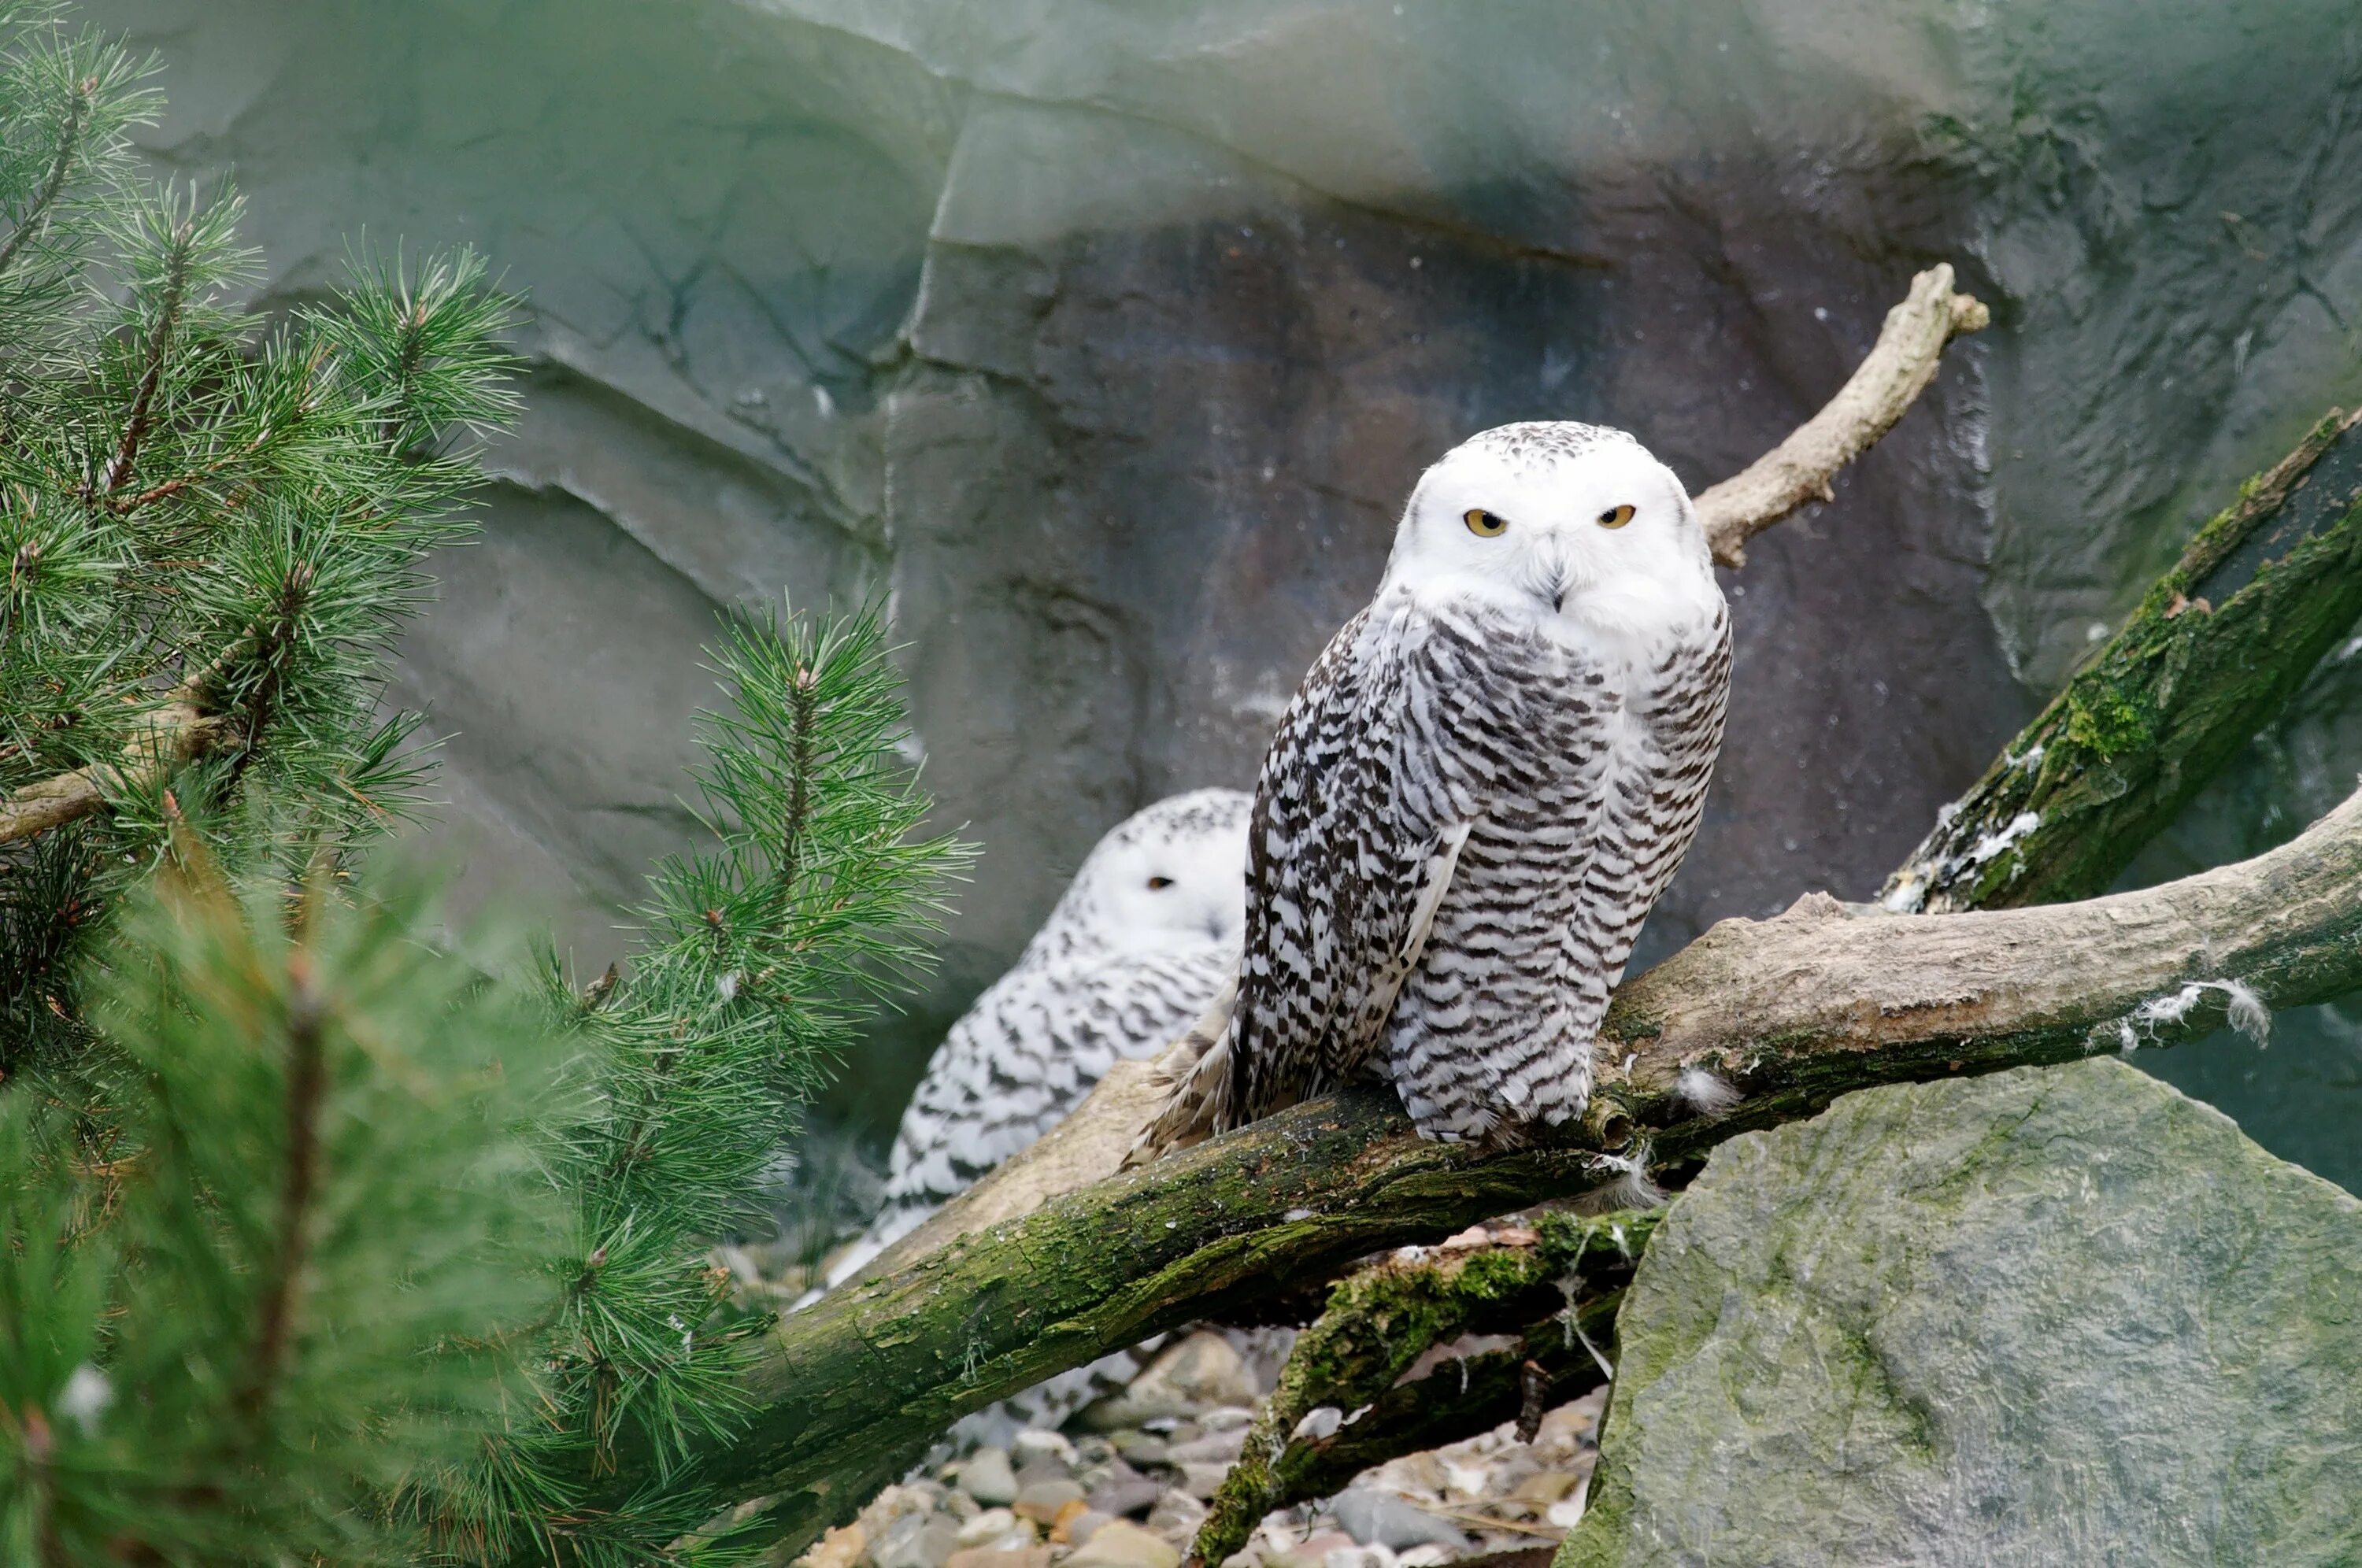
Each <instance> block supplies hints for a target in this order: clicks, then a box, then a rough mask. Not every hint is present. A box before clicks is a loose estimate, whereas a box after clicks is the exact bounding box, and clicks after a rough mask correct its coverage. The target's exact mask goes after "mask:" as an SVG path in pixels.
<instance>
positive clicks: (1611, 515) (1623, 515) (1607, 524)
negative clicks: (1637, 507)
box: [1599, 506, 1632, 528]
mask: <svg viewBox="0 0 2362 1568" xmlns="http://www.w3.org/2000/svg"><path fill="white" fill-rule="evenodd" d="M1630 521H1632V509H1631V508H1630V507H1629V506H1611V507H1609V508H1608V509H1607V510H1606V511H1605V512H1603V513H1600V514H1599V525H1600V526H1601V527H1602V528H1621V527H1622V526H1624V525H1625V524H1627V523H1629V522H1630Z"/></svg>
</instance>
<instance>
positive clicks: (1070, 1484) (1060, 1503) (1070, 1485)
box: [879, 1480, 1083, 1568]
mask: <svg viewBox="0 0 2362 1568" xmlns="http://www.w3.org/2000/svg"><path fill="white" fill-rule="evenodd" d="M1082 1500H1083V1488H1082V1486H1081V1485H1080V1484H1079V1483H1077V1482H1074V1481H1068V1480H1055V1481H1035V1482H1032V1483H1031V1484H1030V1485H1026V1486H1023V1487H1021V1488H1020V1489H1019V1491H1018V1493H1017V1496H1016V1499H1015V1501H1013V1502H1011V1503H1010V1507H1012V1508H1014V1509H1016V1510H1017V1513H1018V1514H1019V1516H1020V1517H1021V1518H1029V1519H1032V1521H1033V1522H1034V1523H1036V1524H1043V1525H1047V1524H1054V1523H1055V1522H1056V1521H1057V1518H1058V1510H1059V1509H1061V1508H1063V1507H1065V1506H1066V1505H1067V1504H1069V1503H1080V1502H1081V1501H1082ZM879 1568H888V1565H886V1564H883V1563H881V1564H879Z"/></svg>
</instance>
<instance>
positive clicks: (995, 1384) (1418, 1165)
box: [707, 796, 2362, 1543]
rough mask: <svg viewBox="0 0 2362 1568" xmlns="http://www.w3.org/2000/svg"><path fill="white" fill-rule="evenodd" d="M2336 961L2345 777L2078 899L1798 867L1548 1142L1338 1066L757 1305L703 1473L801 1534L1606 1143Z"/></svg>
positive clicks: (1627, 995)
mask: <svg viewBox="0 0 2362 1568" xmlns="http://www.w3.org/2000/svg"><path fill="white" fill-rule="evenodd" d="M2234 982H2236V983H2237V985H2238V986H2239V987H2244V988H2246V992H2242V991H2240V990H2237V989H2235V988H2232V987H2233V983H2234ZM2357 985H2362V796H2357V797H2356V799H2354V800H2350V801H2347V802H2346V803H2345V804H2344V805H2342V806H2340V807H2339V808H2338V809H2337V810H2336V811H2334V812H2332V813H2330V815H2328V816H2327V817H2325V818H2323V820H2322V821H2321V822H2320V823H2317V824H2315V826H2314V827H2313V828H2312V830H2311V831H2309V832H2307V833H2306V834H2303V835H2302V836H2301V837H2300V838H2298V839H2297V840H2296V841H2295V842H2293V843H2291V844H2290V845H2286V846H2284V847H2283V848H2280V849H2278V850H2275V851H2273V852H2272V853H2270V854H2268V855H2265V856H2258V857H2257V858H2256V859H2254V860H2250V861H2246V862H2243V863H2241V864H2239V865H2235V866H2228V867H2221V868H2219V869H2217V870H2213V871H2210V872H2206V873H2204V874H2202V875H2200V876H2196V877H2191V878H2185V879H2183V880H2181V881H2179V882H2174V883H2169V884H2167V885H2165V886H2163V887H2159V888H2153V889H2146V890H2143V891H2140V892H2136V893H2125V894H2119V895H2116V896H2114V897H2111V898H2106V899H2098V900H2091V901H2089V902H2086V903H2081V904H2070V905H2060V906H2053V907H2047V908H2039V909H2025V910H2008V911H1991V912H1976V913H1969V914H1954V915H1931V916H1925V917H1921V918H1915V919H1904V918H1893V917H1877V916H1855V915H1849V914H1848V913H1847V911H1845V908H1844V906H1842V905H1839V904H1838V903H1837V902H1836V901H1835V900H1831V899H1828V898H1827V897H1826V896H1825V895H1814V896H1812V897H1809V898H1807V899H1805V900H1800V901H1799V903H1798V905H1797V907H1796V908H1795V909H1793V910H1791V911H1789V912H1788V913H1787V914H1785V915H1783V916H1781V917H1780V918H1778V919H1776V920H1771V921H1764V922H1749V921H1725V922H1721V923H1720V924H1718V925H1716V927H1714V929H1713V930H1711V931H1709V932H1708V933H1706V934H1705V937H1703V938H1701V939H1700V940H1699V941H1698V942H1696V943H1694V944H1692V945H1691V946H1690V947H1689V948H1687V949H1685V950H1684V951H1683V952H1682V953H1680V954H1677V955H1674V956H1673V957H1672V958H1670V959H1668V960H1666V961H1665V962H1664V963H1663V964H1661V965H1660V966H1657V967H1656V968H1655V969H1652V970H1650V972H1649V973H1648V974H1646V975H1644V976H1642V977H1639V979H1638V980H1635V981H1633V982H1632V983H1630V984H1629V985H1628V986H1626V987H1625V988H1624V989H1623V990H1622V992H1621V993H1619V995H1618V997H1617V1001H1616V1005H1615V1007H1614V1008H1613V1009H1612V1010H1611V1011H1610V1014H1609V1017H1608V1021H1607V1024H1606V1028H1605V1029H1604V1030H1603V1032H1602V1039H1601V1045H1602V1050H1601V1057H1602V1072H1601V1083H1600V1088H1599V1091H1598V1094H1597V1096H1596V1098H1595V1101H1594V1106H1593V1116H1592V1119H1591V1120H1590V1121H1588V1122H1587V1123H1586V1124H1585V1125H1584V1126H1583V1127H1581V1128H1578V1129H1573V1130H1571V1131H1570V1132H1569V1133H1568V1135H1567V1137H1566V1139H1565V1141H1564V1142H1563V1143H1559V1144H1556V1145H1554V1146H1551V1147H1542V1148H1531V1149H1523V1150H1517V1151H1511V1152H1507V1153H1503V1154H1485V1153H1483V1152H1480V1151H1478V1150H1475V1149H1473V1148H1471V1147H1470V1146H1468V1145H1464V1144H1444V1143H1424V1142H1422V1141H1420V1140H1419V1139H1418V1137H1417V1136H1415V1135H1414V1134H1413V1132H1411V1129H1410V1127H1409V1124H1408V1122H1407V1121H1406V1120H1405V1118H1404V1117H1403V1115H1402V1112H1401V1110H1399V1108H1398V1107H1397V1106H1396V1104H1395V1103H1394V1100H1393V1097H1392V1096H1391V1095H1387V1094H1383V1093H1379V1092H1376V1091H1369V1090H1363V1091H1355V1092H1351V1093H1347V1094H1344V1095H1341V1096H1336V1097H1330V1098H1326V1099H1320V1100H1316V1101H1313V1102H1311V1103H1309V1104H1307V1105H1304V1106H1300V1107H1297V1109H1295V1110H1291V1111H1288V1112H1286V1113H1285V1114H1283V1115H1281V1116H1278V1117H1275V1118H1273V1119H1271V1120H1270V1121H1264V1122H1259V1123H1257V1124H1255V1125H1254V1126H1252V1127H1248V1128H1245V1129H1242V1130H1241V1131H1240V1132H1234V1133H1231V1134H1227V1135H1225V1136H1223V1137H1220V1138H1217V1139H1214V1140H1212V1141H1210V1142H1209V1143H1205V1144H1202V1145H1200V1146H1198V1147H1197V1148H1195V1149H1190V1150H1187V1151H1185V1152H1184V1153H1182V1154H1177V1155H1175V1156H1173V1157H1171V1158H1168V1159H1166V1160H1164V1161H1160V1162H1158V1163H1157V1164H1156V1165H1153V1166H1151V1167H1149V1168H1147V1169H1145V1170H1141V1171H1134V1172H1130V1173H1127V1174H1125V1175H1122V1176H1115V1177H1113V1178H1111V1179H1109V1180H1105V1181H1102V1182H1100V1183H1098V1184H1097V1185H1095V1186H1093V1187H1088V1188H1086V1189H1085V1190H1083V1191H1081V1192H1076V1193H1073V1194H1070V1195H1068V1196H1066V1197H1064V1198H1056V1199H1054V1200H1052V1201H1049V1202H1047V1203H1045V1204H1043V1206H1041V1207H1040V1208H1039V1209H1036V1210H1035V1211H1034V1212H1032V1213H1030V1214H1027V1215H1025V1216H1023V1217H1021V1218H1019V1219H1016V1220H1010V1221H1008V1222H1005V1223H1002V1224H1000V1225H998V1226H995V1227H993V1228H991V1229H989V1230H986V1231H980V1232H977V1233H972V1234H968V1235H963V1236H960V1237H958V1238H956V1239H955V1240H953V1241H951V1242H947V1243H946V1244H944V1246H942V1247H941V1248H939V1249H938V1250H937V1251H936V1252H934V1253H932V1254H930V1255H928V1256H926V1257H923V1258H922V1259H920V1260H919V1261H917V1262H916V1263H915V1264H911V1265H910V1266H909V1267H907V1268H905V1269H903V1270H902V1271H901V1272H900V1273H898V1274H896V1275H892V1276H890V1277H886V1278H872V1279H870V1280H869V1281H867V1282H866V1283H864V1284H862V1285H860V1286H850V1287H846V1288H844V1289H841V1290H840V1291H838V1292H836V1293H834V1294H833V1295H831V1296H828V1297H823V1298H822V1300H821V1301H820V1302H819V1303H818V1304H817V1305H815V1306H813V1307H812V1308H811V1309H807V1310H805V1311H801V1312H798V1313H794V1314H791V1315H789V1317H787V1318H786V1319H784V1320H781V1321H780V1323H779V1324H778V1326H777V1327H776V1328H775V1329H774V1330H773V1333H772V1343H771V1347H770V1352H769V1353H768V1355H767V1357H766V1359H765V1361H764V1362H763V1363H762V1364H761V1365H760V1366H759V1368H758V1369H757V1370H756V1373H755V1375H753V1377H752V1378H751V1380H750V1383H749V1386H748V1388H747V1393H748V1396H749V1397H750V1400H751V1402H752V1403H753V1405H754V1407H755V1408H756V1411H757V1414H756V1417H755V1419H754V1421H753V1424H752V1426H751V1428H750V1430H747V1431H746V1432H745V1434H743V1435H742V1436H740V1437H738V1438H736V1439H734V1441H732V1442H731V1443H729V1444H728V1445H727V1446H726V1447H725V1448H723V1450H721V1451H720V1452H716V1453H713V1454H712V1455H711V1456H709V1458H708V1460H707V1464H708V1469H709V1474H712V1476H713V1477H714V1478H715V1479H716V1480H717V1481H719V1482H720V1483H721V1484H723V1485H724V1486H726V1487H728V1488H729V1489H730V1490H731V1491H732V1492H733V1493H734V1495H737V1496H766V1497H767V1505H766V1509H765V1512H764V1514H763V1527H764V1528H766V1529H770V1530H775V1531H776V1532H777V1533H778V1535H779V1536H781V1537H783V1538H785V1539H786V1540H789V1541H790V1542H795V1543H801V1542H805V1541H809V1540H812V1539H814V1538H815V1537H817V1535H818V1534H819V1532H820V1531H821V1529H823V1528H824V1527H826V1526H827V1525H829V1524H831V1523H833V1522H835V1521H836V1520H838V1519H841V1518H845V1517H849V1516H850V1514H851V1513H852V1512H853V1510H854V1509H855V1508H856V1507H859V1506H860V1504H861V1502H862V1501H863V1500H865V1499H866V1497H867V1496H869V1495H870V1494H871V1493H872V1492H874V1491H875V1490H876V1488H877V1486H878V1485H881V1484H883V1483H884V1482H885V1481H887V1480H890V1479H891V1478H892V1477H893V1476H894V1475H895V1474H898V1473H899V1472H900V1470H901V1468H903V1467H904V1466H906V1465H907V1464H908V1463H911V1461H912V1460H913V1459H914V1458H915V1457H916V1456H917V1455H918V1454H919V1453H920V1452H922V1450H923V1449H924V1447H925V1445H926V1444H927V1442H929V1441H932V1440H933V1437H934V1435H935V1434H936V1433H938V1432H940V1431H942V1430H944V1428H945V1427H946V1426H948V1425H949V1424H950V1423H951V1422H952V1421H953V1420H954V1419H957V1418H958V1417H959V1416H961V1415H964V1414H966V1412H968V1411H970V1410H973V1409H977V1408H981V1407H982V1406H984V1405H986V1404H988V1403H989V1402H991V1401H992V1400H994V1399H997V1398H999V1397H1003V1396H1005V1395H1007V1394H1010V1393H1011V1392H1014V1391H1015V1390H1017V1389H1019V1388H1021V1387H1024V1386H1028V1385H1030V1384H1032V1383H1033V1382H1035V1381H1038V1380H1039V1379H1040V1378H1042V1377H1043V1376H1045V1375H1048V1374H1049V1373H1051V1372H1054V1371H1057V1370H1060V1369H1062V1368H1064V1367H1067V1366H1072V1365H1076V1364H1081V1363H1082V1362H1085V1361H1087V1360H1089V1359H1090V1358H1092V1357H1093V1356H1096V1355H1098V1354H1102V1353H1106V1352H1108V1351H1109V1350H1113V1349H1116V1348H1118V1347H1120V1346H1124V1345H1129V1344H1132V1343H1135V1342H1138V1341H1139V1340H1141V1339H1142V1338H1144V1337H1146V1336H1147V1335H1149V1334H1152V1333H1155V1332H1158V1331H1164V1330H1166V1329H1171V1328H1174V1327H1176V1326H1177V1325H1179V1324H1180V1323H1182V1322H1184V1321H1187V1320H1191V1319H1194V1318H1198V1317H1202V1316H1205V1315H1207V1314H1209V1313H1213V1312H1220V1311H1221V1310H1222V1309H1224V1308H1225V1307H1226V1306H1228V1305H1230V1304H1232V1303H1237V1302H1242V1301H1244V1300H1247V1299H1250V1298H1252V1297H1255V1296H1257V1295H1259V1294H1262V1293H1265V1292H1268V1291H1271V1290H1274V1289H1275V1288H1278V1287H1280V1286H1285V1285H1286V1284H1288V1283H1289V1282H1291V1281H1300V1280H1302V1279H1304V1278H1307V1277H1312V1278H1317V1277H1320V1276H1321V1275H1322V1274H1323V1272H1324V1271H1329V1270H1333V1269H1335V1268H1337V1267H1339V1266H1340V1265H1341V1264H1344V1263H1346V1262H1348V1261H1350V1260H1352V1259H1353V1258H1356V1257H1362V1256H1366V1255H1367V1254H1369V1253H1372V1252H1374V1251H1377V1250H1379V1249H1381V1248H1384V1247H1388V1246H1393V1245H1397V1244H1401V1243H1404V1242H1420V1241H1430V1240H1433V1239H1435V1238H1437V1237H1439V1236H1441V1235H1443V1234H1447V1233H1449V1232H1450V1231H1454V1230H1457V1229H1459V1228H1460V1227H1462V1226H1463V1225H1466V1224H1469V1223H1473V1222H1474V1221H1476V1220H1482V1219H1485V1217H1487V1216H1490V1215H1494V1214H1499V1213H1504V1212H1507V1211H1509V1210H1511V1209H1517V1208H1520V1207H1523V1206H1526V1205H1529V1204H1532V1203H1536V1202H1540V1201H1543V1200H1547V1199H1550V1198H1561V1197H1567V1196H1572V1195H1574V1194H1577V1193H1580V1192H1583V1191H1585V1190H1589V1189H1591V1188H1594V1187H1599V1186H1601V1185H1603V1184H1605V1183H1606V1182H1607V1181H1609V1180H1611V1179H1614V1176H1615V1175H1616V1174H1617V1173H1616V1172H1615V1170H1614V1169H1613V1167H1612V1165H1611V1162H1610V1161H1609V1160H1608V1159H1607V1158H1606V1157H1605V1156H1607V1155H1609V1154H1614V1153H1617V1152H1619V1151H1620V1152H1622V1153H1623V1154H1624V1155H1625V1157H1627V1158H1629V1157H1631V1156H1632V1155H1633V1154H1639V1156H1640V1157H1642V1158H1645V1159H1648V1160H1650V1161H1652V1162H1653V1163H1654V1164H1656V1165H1659V1166H1660V1167H1663V1166H1673V1167H1680V1166H1685V1165H1689V1164H1690V1163H1692V1162H1694V1161H1696V1160H1697V1159H1699V1158H1701V1157H1702V1156H1703V1155H1704V1154H1705V1152H1706V1151H1707V1150H1708V1149H1709V1148H1711V1147H1712V1146H1713V1145H1714V1144H1716V1143H1719V1142H1721V1141H1722V1140H1723V1139H1725V1138H1727V1137H1729V1136H1730V1135H1732V1134H1733V1133H1735V1132H1741V1131H1745V1130H1749V1129H1751V1128H1757V1127H1764V1126H1771V1125H1775V1124H1777V1123H1780V1122H1783V1121H1793V1120H1795V1119H1797V1118H1800V1117H1804V1116H1809V1115H1812V1114H1815V1113H1816V1112H1817V1111H1818V1110H1821V1109H1822V1108H1823V1107H1825V1106H1827V1104H1828V1102H1829V1101H1830V1100H1832V1099H1835V1098H1836V1097H1837V1096H1838V1095H1840V1094H1844V1093H1847V1092H1849V1091H1851V1090H1854V1089H1859V1088H1868V1087H1870V1086H1871V1085H1874V1084H1880V1083H1888V1082H1896V1081H1904V1080H1910V1079H1922V1078H1928V1077H1941V1076H1945V1075H1948V1074H1951V1073H1961V1072H1990V1071H1995V1070H1998V1069H2001V1068H2004V1067H2011V1066H2024V1065H2026V1064H2030V1063H2042V1062H2057V1061H2066V1060H2071V1059H2074V1058H2077V1057H2081V1056H2085V1055H2092V1054H2093V1053H2094V1052H2100V1051H2114V1050H2117V1049H2120V1048H2123V1047H2125V1046H2126V1045H2146V1044H2165V1043H2173V1042H2175V1041H2179V1040H2183V1039H2188V1038H2191V1037H2194V1036H2196V1035H2198V1034H2201V1033H2203V1032H2208V1031H2211V1030H2213V1029H2214V1028H2216V1027H2218V1026H2219V1025H2221V1024H2222V1023H2223V1021H2224V1019H2225V1017H2226V1016H2227V1014H2228V1012H2229V1010H2230V1008H2231V1007H2232V1006H2233V1004H2234V1003H2235V1001H2236V1000H2237V999H2239V998H2240V997H2241V996H2242V995H2244V994H2252V996H2253V997H2254V998H2255V999H2257V1001H2259V1002H2260V1003H2261V1005H2263V1006H2266V1007H2270V1008H2283V1007H2292V1006H2298V1005H2302V1004H2306V1003H2311V1002H2315V1001H2320V1000H2324V999H2328V998H2330V997H2334V996H2335V995H2337V994H2339V993H2341V992H2343V991H2345V990H2350V989H2352V988H2355V987H2356V986H2357ZM1693 1066H1700V1067H1705V1068H1707V1069H1709V1070H1712V1071H1715V1072H1716V1073H1718V1074H1719V1075H1721V1076H1722V1077H1724V1078H1725V1079H1726V1080H1727V1081H1728V1082H1730V1083H1731V1084H1733V1085H1734V1086H1735V1087H1736V1088H1738V1089H1739V1090H1740V1091H1741V1092H1742V1093H1743V1094H1744V1095H1745V1096H1746V1099H1744V1100H1743V1101H1742V1102H1741V1103H1740V1105H1739V1106H1738V1109H1737V1110H1736V1111H1735V1112H1733V1113H1732V1114H1730V1115H1728V1116H1726V1117H1724V1118H1721V1119H1719V1120H1709V1119H1706V1118H1704V1117H1701V1116H1698V1115H1696V1114H1694V1113H1693V1112H1692V1111H1691V1110H1689V1109H1688V1107H1687V1105H1686V1103H1685V1102H1684V1101H1683V1099H1681V1098H1680V1097H1679V1096H1678V1094H1677V1093H1676V1092H1675V1085H1676V1081H1677V1079H1678V1078H1679V1077H1680V1075H1681V1073H1682V1072H1683V1069H1684V1068H1687V1067H1693Z"/></svg>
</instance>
